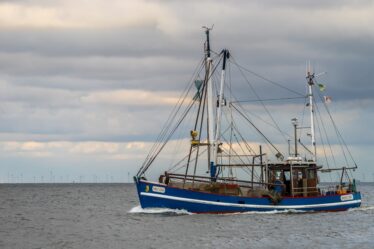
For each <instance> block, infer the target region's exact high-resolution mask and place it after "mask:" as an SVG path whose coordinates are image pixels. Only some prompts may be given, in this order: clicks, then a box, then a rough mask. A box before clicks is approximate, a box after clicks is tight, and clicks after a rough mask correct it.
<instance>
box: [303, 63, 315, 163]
mask: <svg viewBox="0 0 374 249" xmlns="http://www.w3.org/2000/svg"><path fill="white" fill-rule="evenodd" d="M306 78H307V80H308V96H309V111H310V134H311V138H312V152H313V153H314V154H313V161H316V160H317V149H316V140H315V131H314V107H313V88H312V87H313V85H314V81H313V79H314V73H311V72H310V68H309V70H308V72H307V76H306Z"/></svg>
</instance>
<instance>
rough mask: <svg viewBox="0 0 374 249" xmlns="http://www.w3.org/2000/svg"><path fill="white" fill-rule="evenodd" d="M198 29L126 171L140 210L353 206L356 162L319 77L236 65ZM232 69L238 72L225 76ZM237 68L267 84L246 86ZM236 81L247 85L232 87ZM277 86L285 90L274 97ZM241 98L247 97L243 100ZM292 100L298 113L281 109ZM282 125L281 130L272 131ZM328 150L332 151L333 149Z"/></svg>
mask: <svg viewBox="0 0 374 249" xmlns="http://www.w3.org/2000/svg"><path fill="white" fill-rule="evenodd" d="M204 29H205V30H204V32H205V35H206V41H205V43H204V54H203V56H202V59H201V61H200V62H199V64H198V66H197V68H196V70H195V72H194V74H193V76H192V78H191V80H190V81H189V82H188V84H187V86H186V88H185V90H184V91H183V93H182V94H181V97H180V98H179V100H178V101H177V103H176V104H175V107H174V109H173V110H172V112H171V114H170V116H169V117H168V119H167V120H166V123H165V125H164V127H163V128H162V130H161V132H160V134H159V136H158V138H157V139H156V142H155V143H154V145H153V146H152V147H151V149H150V152H149V154H148V156H147V157H146V159H145V161H144V163H143V164H142V166H141V167H140V169H139V171H138V173H137V174H136V176H134V181H135V184H136V187H137V192H138V196H139V200H140V204H141V207H142V208H168V209H180V210H186V211H188V212H192V213H231V212H248V211H288V210H296V211H307V212H312V211H343V210H347V209H351V208H357V207H359V206H360V205H361V194H360V192H359V191H358V190H357V187H356V182H355V179H354V178H353V173H352V171H354V170H355V169H356V168H357V164H356V162H355V161H354V159H353V157H352V154H351V152H350V151H349V148H348V146H347V145H346V143H345V141H344V139H343V137H342V135H341V133H340V131H339V130H338V128H337V124H336V122H335V120H334V119H333V117H332V114H331V111H330V110H329V103H328V102H329V101H330V100H331V98H330V97H327V96H323V95H322V94H323V92H322V91H324V88H325V86H324V85H323V84H320V83H319V81H317V78H318V77H319V75H316V74H315V73H314V72H312V70H311V67H310V66H309V67H307V73H306V84H305V93H300V92H299V91H296V90H294V89H291V88H288V87H286V86H285V85H283V84H280V83H278V82H276V81H273V80H269V79H267V78H266V77H263V76H261V75H259V74H258V73H255V72H253V71H252V70H249V69H246V68H245V67H243V66H241V65H240V64H239V63H237V62H236V60H235V59H234V57H233V55H232V54H231V53H230V52H229V50H227V49H223V50H222V51H221V52H215V51H214V50H211V44H210V31H211V29H210V28H206V27H204ZM234 67H235V68H236V70H237V71H238V72H239V75H240V76H242V77H241V79H239V78H238V77H236V76H233V75H232V71H233V70H232V68H234ZM247 74H250V75H251V77H253V78H257V79H258V80H260V81H261V82H262V83H261V84H262V85H264V83H268V86H270V87H274V88H275V90H269V89H270V88H265V90H263V92H259V91H258V90H255V87H254V84H253V81H252V80H251V79H249V77H247V76H246V75H247ZM236 83H243V84H244V85H245V86H246V87H247V88H248V87H249V88H248V89H249V90H245V88H244V87H243V86H241V87H239V90H234V89H235V87H236ZM303 87H304V86H303ZM282 91H283V92H288V93H289V94H290V95H292V96H291V97H290V96H283V95H282V96H283V97H281V98H278V99H276V98H274V95H275V94H277V93H281V92H282ZM266 93H270V97H271V98H268V99H266V98H264V97H263V96H265V94H266ZM249 95H251V96H253V97H254V98H253V99H245V98H246V97H248V96H249ZM319 100H321V101H319ZM276 101H283V102H284V101H290V102H291V103H290V104H288V105H287V104H278V102H277V103H276V104H274V102H276ZM294 101H301V102H302V104H300V105H297V104H295V103H294ZM283 102H282V103H283ZM269 103H270V104H269ZM272 103H273V104H272ZM298 106H300V110H302V112H300V114H301V115H300V116H301V118H300V117H299V118H295V113H291V112H293V111H294V110H297V107H298ZM322 109H324V110H325V112H322ZM285 113H288V114H285ZM320 118H321V119H322V118H327V119H328V121H330V122H329V123H332V125H330V126H327V124H326V123H325V122H324V121H321V120H320ZM285 123H286V124H287V125H286V126H287V127H288V128H286V129H284V128H281V124H285ZM285 130H287V131H288V133H287V131H285ZM317 131H318V132H317ZM276 132H278V133H279V134H278V135H275V134H276ZM289 133H290V134H291V135H290V134H289ZM331 135H334V136H335V138H330V136H331ZM317 139H318V141H319V140H321V141H322V142H321V143H319V142H318V143H317V142H316V140H317ZM273 140H274V141H273ZM336 148H338V149H339V151H340V152H338V153H335V154H334V152H333V151H334V150H335V149H336ZM162 153H165V155H162ZM339 158H342V159H341V160H340V159H339ZM151 166H152V167H151ZM157 172H158V174H157ZM160 172H161V173H160ZM326 175H330V178H329V177H326ZM331 175H333V176H334V177H336V179H335V178H334V179H333V178H331ZM152 177H153V178H152ZM321 178H322V179H323V181H324V182H328V183H323V182H322V180H321ZM152 179H153V180H152Z"/></svg>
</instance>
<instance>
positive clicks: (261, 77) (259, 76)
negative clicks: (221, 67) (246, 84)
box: [230, 55, 304, 96]
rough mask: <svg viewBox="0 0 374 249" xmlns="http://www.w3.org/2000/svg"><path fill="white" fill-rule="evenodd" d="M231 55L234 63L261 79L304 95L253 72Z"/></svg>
mask: <svg viewBox="0 0 374 249" xmlns="http://www.w3.org/2000/svg"><path fill="white" fill-rule="evenodd" d="M230 57H231V58H232V59H230V60H233V63H234V64H235V65H236V66H237V67H239V68H241V69H243V70H244V71H247V72H248V73H251V74H253V75H255V76H257V77H258V78H260V79H262V80H264V81H267V82H269V83H271V84H273V85H276V86H278V87H280V88H283V89H286V90H288V91H290V92H292V93H295V94H297V95H300V96H304V94H301V93H299V92H296V91H294V90H292V89H290V88H288V87H285V86H283V85H282V84H280V83H277V82H275V81H272V80H269V79H267V78H265V77H264V76H261V75H260V74H258V73H255V72H253V71H251V70H249V69H247V68H245V67H243V66H241V65H239V64H238V63H237V62H236V60H235V59H234V58H233V56H232V55H231V56H230Z"/></svg>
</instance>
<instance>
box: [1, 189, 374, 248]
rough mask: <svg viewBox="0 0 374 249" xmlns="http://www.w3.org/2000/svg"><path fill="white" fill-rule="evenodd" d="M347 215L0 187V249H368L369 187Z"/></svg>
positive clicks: (373, 228) (373, 237) (372, 223)
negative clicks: (199, 210) (193, 207)
mask: <svg viewBox="0 0 374 249" xmlns="http://www.w3.org/2000/svg"><path fill="white" fill-rule="evenodd" d="M359 189H360V190H361V192H362V195H363V203H362V207H361V208H358V209H352V210H349V211H345V212H331V213H302V212H301V213H300V212H266V213H259V212H248V213H240V214H225V215H212V214H209V215H205V214H191V213H189V212H187V211H184V210H170V209H149V210H143V209H142V208H141V207H140V206H139V202H138V199H137V194H136V189H135V187H134V185H132V184H0V248H1V249H7V248H12V249H13V248H14V249H22V248H25V249H26V248H27V249H32V248H35V249H36V248H48V249H49V248H82V249H96V248H97V249H110V248H200V249H201V248H230V249H233V248H277V249H278V248H313V249H315V248H360V249H364V248H368V249H373V248H374V184H362V185H360V186H359Z"/></svg>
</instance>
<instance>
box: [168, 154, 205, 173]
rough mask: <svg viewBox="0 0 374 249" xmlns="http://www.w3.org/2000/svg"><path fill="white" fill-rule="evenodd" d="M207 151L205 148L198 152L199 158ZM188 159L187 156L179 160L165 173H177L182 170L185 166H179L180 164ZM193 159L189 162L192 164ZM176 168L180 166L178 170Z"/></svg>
mask: <svg viewBox="0 0 374 249" xmlns="http://www.w3.org/2000/svg"><path fill="white" fill-rule="evenodd" d="M206 151H207V148H205V149H204V150H202V151H200V152H199V156H201V155H202V154H204V153H205V152H206ZM187 158H188V154H187V155H186V156H184V157H183V158H182V159H181V160H179V161H178V162H177V163H176V164H174V165H173V166H172V167H171V168H169V169H168V170H167V171H168V172H172V171H173V172H176V171H178V170H179V169H181V168H183V167H186V165H181V166H180V164H181V163H183V162H184V161H185V160H186V159H187ZM194 160H195V159H192V160H191V162H193V161H194ZM178 166H180V167H179V168H177V167H178Z"/></svg>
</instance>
